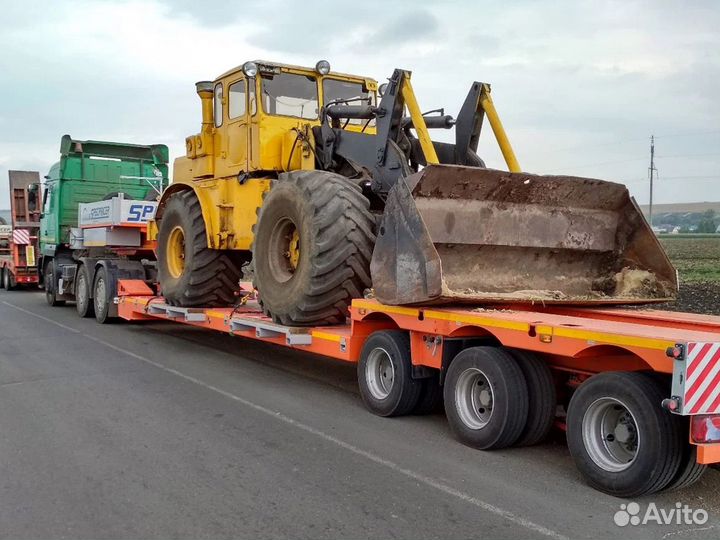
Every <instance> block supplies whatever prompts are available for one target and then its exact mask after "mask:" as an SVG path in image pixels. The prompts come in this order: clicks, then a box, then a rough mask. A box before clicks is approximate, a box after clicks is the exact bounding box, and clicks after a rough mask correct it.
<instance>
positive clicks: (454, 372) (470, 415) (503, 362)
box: [444, 347, 528, 450]
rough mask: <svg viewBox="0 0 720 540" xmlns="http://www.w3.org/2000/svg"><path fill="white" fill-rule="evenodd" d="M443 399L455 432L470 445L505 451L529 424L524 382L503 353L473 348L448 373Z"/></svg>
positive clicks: (455, 360)
mask: <svg viewBox="0 0 720 540" xmlns="http://www.w3.org/2000/svg"><path fill="white" fill-rule="evenodd" d="M444 397H445V414H446V415H447V418H448V422H449V424H450V429H451V430H452V432H453V433H454V434H455V436H456V437H457V438H458V439H460V441H462V442H463V443H465V444H467V445H468V446H472V447H475V448H479V449H481V450H488V449H491V448H505V447H507V446H510V445H512V444H513V443H514V442H515V441H516V440H517V439H518V437H520V435H521V434H522V431H523V429H524V428H525V425H526V424H527V418H528V390H527V384H526V382H525V377H524V376H523V373H522V370H521V369H520V368H519V367H518V365H517V362H516V361H515V359H514V358H513V357H512V355H510V354H509V353H508V352H506V351H504V350H503V349H498V348H495V347H471V348H469V349H465V350H464V351H462V352H460V353H459V354H458V355H457V356H456V357H455V359H454V360H453V361H452V363H451V364H450V368H449V369H448V371H447V376H446V377H445V385H444Z"/></svg>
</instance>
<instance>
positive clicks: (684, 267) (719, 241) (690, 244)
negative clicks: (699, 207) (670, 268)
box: [659, 234, 720, 282]
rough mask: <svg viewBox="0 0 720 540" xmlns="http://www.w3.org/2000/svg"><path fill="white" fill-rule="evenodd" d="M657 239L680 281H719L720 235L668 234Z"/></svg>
mask: <svg viewBox="0 0 720 540" xmlns="http://www.w3.org/2000/svg"><path fill="white" fill-rule="evenodd" d="M659 239H660V243H662V245H663V247H664V248H665V251H666V252H667V254H668V256H669V257H670V260H671V261H672V263H673V264H674V265H675V268H677V269H678V272H679V273H680V279H681V280H682V281H686V282H697V281H713V282H720V235H718V234H672V235H670V234H668V235H660V236H659Z"/></svg>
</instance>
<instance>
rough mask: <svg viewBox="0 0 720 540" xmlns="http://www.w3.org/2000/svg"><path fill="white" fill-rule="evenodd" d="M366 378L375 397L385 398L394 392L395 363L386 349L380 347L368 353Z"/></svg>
mask: <svg viewBox="0 0 720 540" xmlns="http://www.w3.org/2000/svg"><path fill="white" fill-rule="evenodd" d="M365 380H366V381H367V385H368V389H369V390H370V394H372V396H373V397H374V398H375V399H385V398H387V397H388V396H389V395H390V392H392V389H393V386H394V385H395V365H394V364H393V361H392V358H391V357H390V354H389V353H388V352H387V351H386V350H385V349H383V348H381V347H378V348H376V349H373V350H372V351H371V352H370V354H369V355H368V360H367V364H366V365H365Z"/></svg>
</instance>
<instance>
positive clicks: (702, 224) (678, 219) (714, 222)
mask: <svg viewBox="0 0 720 540" xmlns="http://www.w3.org/2000/svg"><path fill="white" fill-rule="evenodd" d="M653 225H654V226H655V227H659V228H661V229H667V232H672V230H673V229H674V228H675V227H679V231H678V232H680V233H705V234H707V233H714V232H716V231H717V229H718V226H719V225H720V216H718V215H717V213H716V212H715V210H712V209H710V210H706V211H705V212H677V213H672V214H670V213H667V214H658V215H655V216H653Z"/></svg>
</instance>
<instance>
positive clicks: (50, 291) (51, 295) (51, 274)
mask: <svg viewBox="0 0 720 540" xmlns="http://www.w3.org/2000/svg"><path fill="white" fill-rule="evenodd" d="M43 276H44V279H45V301H46V302H47V303H48V305H49V306H53V307H55V306H64V305H65V300H58V299H57V295H56V294H55V291H57V282H58V280H57V275H55V261H53V260H52V259H51V260H50V261H48V263H47V264H46V265H45V271H44V272H43Z"/></svg>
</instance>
